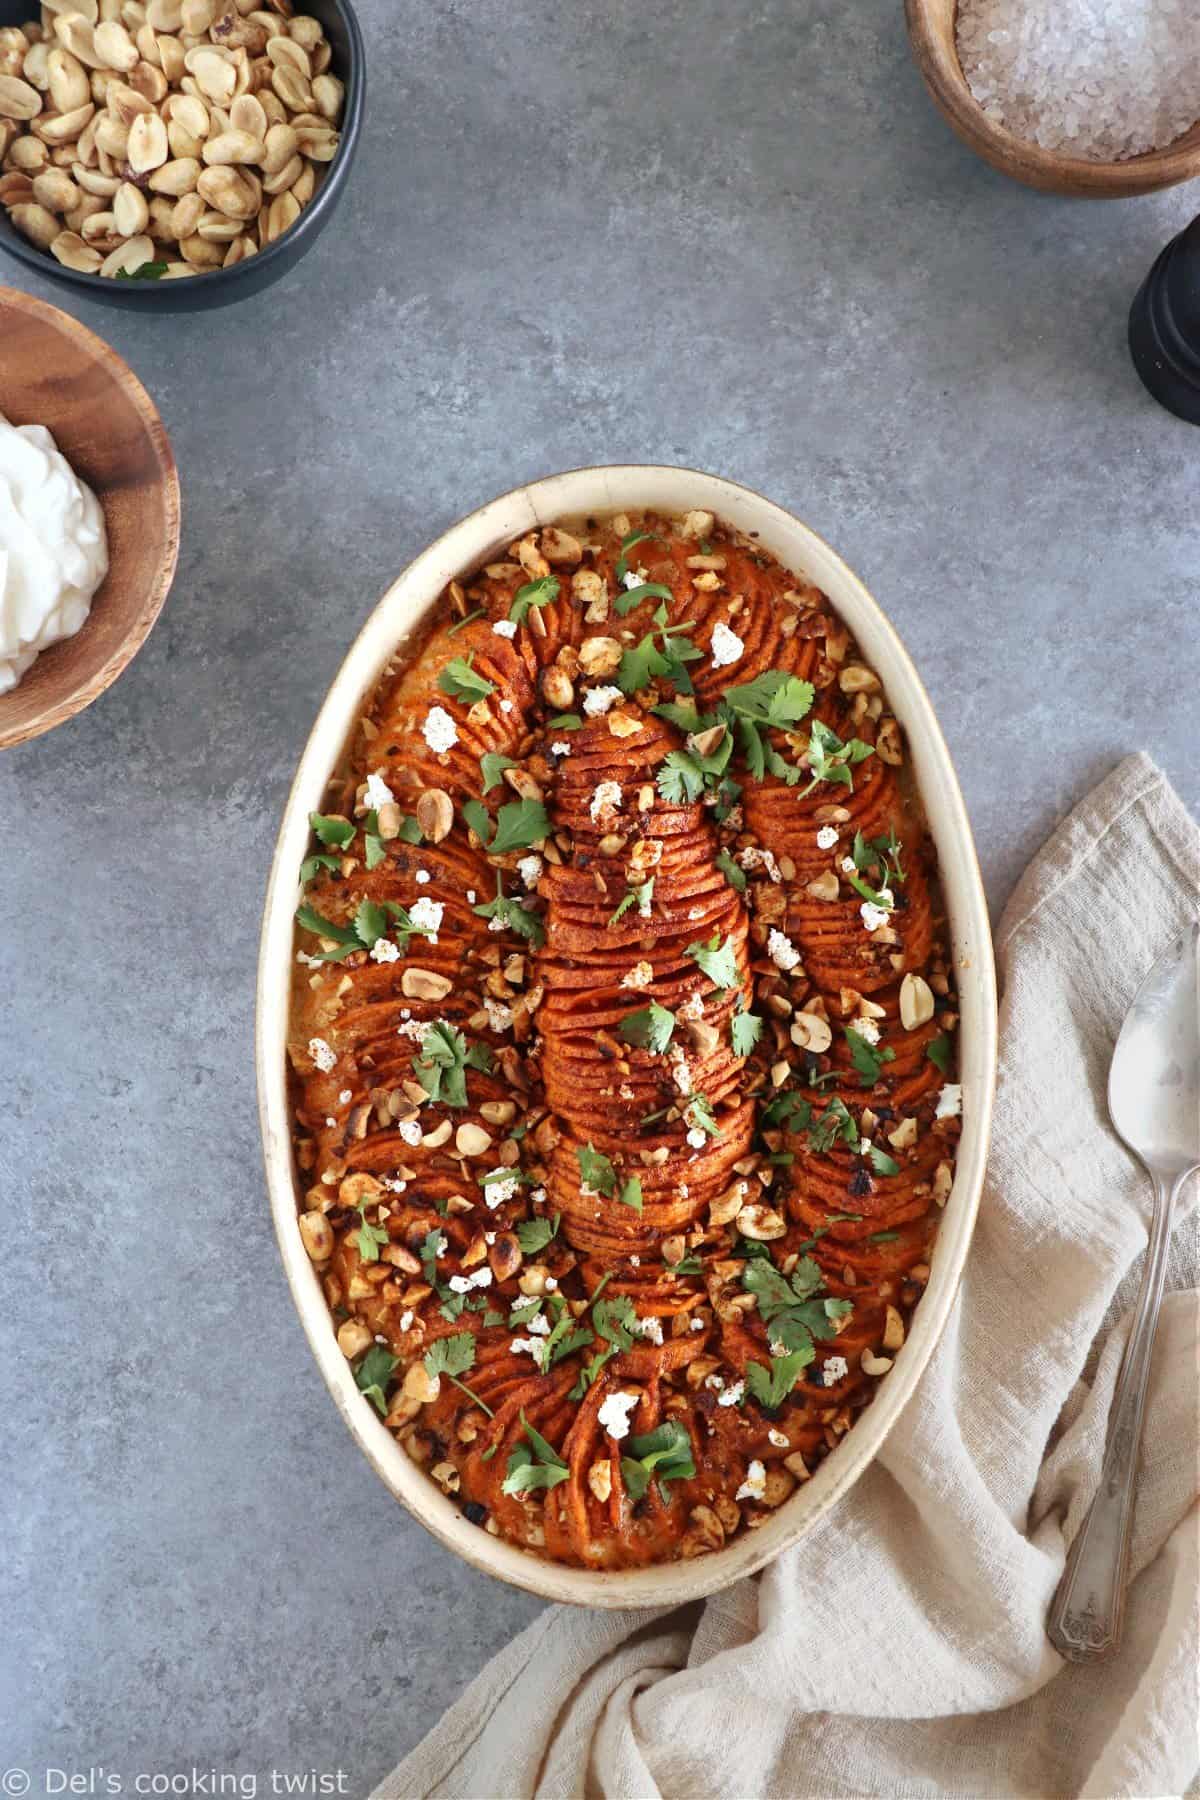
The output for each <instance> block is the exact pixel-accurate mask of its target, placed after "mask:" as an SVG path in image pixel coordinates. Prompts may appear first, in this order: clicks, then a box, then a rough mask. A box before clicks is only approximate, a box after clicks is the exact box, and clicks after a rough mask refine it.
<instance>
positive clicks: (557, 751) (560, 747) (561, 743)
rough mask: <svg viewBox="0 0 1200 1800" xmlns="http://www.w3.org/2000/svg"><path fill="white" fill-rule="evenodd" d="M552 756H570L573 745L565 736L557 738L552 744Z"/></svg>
mask: <svg viewBox="0 0 1200 1800" xmlns="http://www.w3.org/2000/svg"><path fill="white" fill-rule="evenodd" d="M550 754H551V756H570V754H571V746H570V744H568V743H567V740H566V739H565V738H556V739H555V741H554V743H552V744H551V746H550Z"/></svg>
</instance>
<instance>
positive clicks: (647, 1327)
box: [638, 1318, 663, 1344]
mask: <svg viewBox="0 0 1200 1800" xmlns="http://www.w3.org/2000/svg"><path fill="white" fill-rule="evenodd" d="M638 1332H639V1334H640V1336H642V1337H644V1338H649V1340H650V1342H651V1343H652V1344H661V1343H662V1341H663V1333H662V1320H661V1319H655V1318H649V1319H639V1320H638Z"/></svg>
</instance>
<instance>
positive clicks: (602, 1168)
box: [575, 1144, 617, 1194]
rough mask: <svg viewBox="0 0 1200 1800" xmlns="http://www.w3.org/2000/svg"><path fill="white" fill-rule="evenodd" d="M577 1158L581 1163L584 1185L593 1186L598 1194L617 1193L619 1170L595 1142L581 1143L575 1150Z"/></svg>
mask: <svg viewBox="0 0 1200 1800" xmlns="http://www.w3.org/2000/svg"><path fill="white" fill-rule="evenodd" d="M575 1158H576V1161H577V1162H578V1164H579V1179H580V1181H581V1182H582V1183H583V1185H584V1187H588V1188H591V1190H592V1192H593V1193H596V1194H614V1193H616V1190H617V1171H616V1170H615V1169H614V1168H613V1166H612V1163H611V1162H610V1161H609V1160H608V1158H607V1156H605V1155H603V1153H602V1152H601V1151H599V1150H597V1149H596V1147H595V1145H594V1144H580V1145H579V1147H578V1148H577V1149H576V1151H575Z"/></svg>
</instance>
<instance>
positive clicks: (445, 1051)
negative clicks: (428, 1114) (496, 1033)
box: [413, 1020, 492, 1108]
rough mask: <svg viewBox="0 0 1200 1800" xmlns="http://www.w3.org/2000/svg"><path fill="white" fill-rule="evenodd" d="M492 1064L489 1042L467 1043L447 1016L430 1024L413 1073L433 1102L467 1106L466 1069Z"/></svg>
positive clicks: (484, 1069) (415, 1059)
mask: <svg viewBox="0 0 1200 1800" xmlns="http://www.w3.org/2000/svg"><path fill="white" fill-rule="evenodd" d="M491 1066H492V1053H491V1051H490V1050H489V1049H488V1047H487V1045H486V1044H470V1045H468V1043H467V1040H466V1038H465V1037H464V1036H463V1034H462V1032H461V1031H459V1030H458V1029H457V1027H455V1026H454V1025H447V1024H446V1023H445V1021H444V1020H438V1021H437V1022H436V1023H435V1024H433V1025H431V1026H430V1027H429V1029H428V1030H427V1031H426V1033H425V1035H424V1037H423V1038H422V1039H421V1048H420V1050H419V1051H418V1052H417V1054H416V1056H415V1057H414V1058H413V1073H414V1074H415V1075H416V1078H417V1080H418V1081H419V1082H420V1084H421V1086H422V1087H423V1088H424V1089H425V1092H426V1093H427V1094H428V1095H429V1100H430V1104H431V1105H434V1106H437V1105H442V1106H451V1107H460V1108H461V1107H464V1106H466V1104H467V1075H466V1072H467V1070H468V1069H479V1070H481V1071H483V1072H484V1073H487V1071H488V1070H490V1069H491Z"/></svg>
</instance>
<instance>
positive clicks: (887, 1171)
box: [867, 1144, 900, 1175]
mask: <svg viewBox="0 0 1200 1800" xmlns="http://www.w3.org/2000/svg"><path fill="white" fill-rule="evenodd" d="M867 1155H868V1157H869V1158H870V1161H871V1167H872V1168H873V1169H874V1171H875V1173H876V1174H877V1175H898V1174H899V1173H900V1164H899V1163H898V1162H897V1161H896V1159H895V1157H894V1156H889V1155H888V1153H887V1151H886V1150H881V1149H880V1148H879V1146H878V1145H877V1144H872V1145H871V1147H870V1149H869V1150H868V1151H867Z"/></svg>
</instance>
